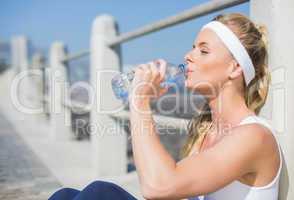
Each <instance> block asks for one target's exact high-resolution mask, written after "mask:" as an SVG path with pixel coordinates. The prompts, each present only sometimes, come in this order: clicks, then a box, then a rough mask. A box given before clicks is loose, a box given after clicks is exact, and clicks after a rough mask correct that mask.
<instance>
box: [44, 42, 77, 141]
mask: <svg viewBox="0 0 294 200" xmlns="http://www.w3.org/2000/svg"><path fill="white" fill-rule="evenodd" d="M65 55H66V50H65V47H64V44H63V43H61V42H54V43H53V44H52V46H51V49H50V68H49V69H48V70H47V72H48V79H49V80H48V81H49V83H48V84H49V88H48V89H49V110H50V126H51V127H50V128H51V136H52V138H53V139H61V140H68V139H69V138H70V137H71V136H72V135H71V111H70V110H69V109H68V108H67V107H65V106H64V101H65V99H66V98H68V94H67V92H68V81H67V75H66V70H67V69H66V64H65V63H63V62H62V61H61V60H62V59H63V58H64V57H65Z"/></svg>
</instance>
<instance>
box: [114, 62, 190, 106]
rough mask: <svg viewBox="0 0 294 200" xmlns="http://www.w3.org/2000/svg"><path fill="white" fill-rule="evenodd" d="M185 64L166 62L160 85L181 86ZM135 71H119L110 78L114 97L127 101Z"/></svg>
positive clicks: (183, 79)
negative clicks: (163, 76)
mask: <svg viewBox="0 0 294 200" xmlns="http://www.w3.org/2000/svg"><path fill="white" fill-rule="evenodd" d="M185 70H186V64H179V65H174V64H171V63H167V66H166V73H165V78H164V81H163V82H162V83H161V86H162V87H169V86H172V87H174V86H175V87H182V86H183V85H184V81H185ZM134 74H135V71H134V70H133V71H130V72H128V73H120V74H118V75H116V76H114V77H113V78H112V80H111V85H112V90H113V92H114V94H115V96H116V98H118V99H121V100H122V101H123V102H124V103H127V101H128V96H129V89H130V85H131V82H132V80H133V79H134Z"/></svg>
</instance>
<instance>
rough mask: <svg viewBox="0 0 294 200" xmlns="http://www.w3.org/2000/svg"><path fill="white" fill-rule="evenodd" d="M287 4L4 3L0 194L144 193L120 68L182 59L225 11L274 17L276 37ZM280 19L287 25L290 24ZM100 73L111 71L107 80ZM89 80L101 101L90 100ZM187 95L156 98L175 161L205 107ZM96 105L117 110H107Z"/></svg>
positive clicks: (0, 15)
mask: <svg viewBox="0 0 294 200" xmlns="http://www.w3.org/2000/svg"><path fill="white" fill-rule="evenodd" d="M289 2H290V1H285V4H278V3H277V1H263V0H261V1H250V2H249V1H240V0H239V1H233V0H225V1H207V0H206V1H205V0H199V1H192V0H186V1H176V0H170V1H154V0H151V1H132V0H126V1H114V0H96V1H94V0H89V1H80V0H77V1H69V0H62V1H56V0H52V1H36V0H26V1H16V0H11V1H2V2H1V7H0V27H1V31H0V73H1V74H0V80H1V86H0V92H1V103H0V104H1V105H0V117H1V120H0V121H1V123H0V137H1V138H0V199H47V198H48V197H49V196H50V194H52V192H53V191H56V190H57V189H58V188H61V187H75V188H78V189H81V188H83V187H84V186H85V185H87V184H88V183H90V182H91V181H93V180H96V179H105V180H111V181H113V182H116V183H117V184H120V185H121V186H122V187H124V188H126V190H128V191H129V192H130V193H132V194H133V195H135V196H136V197H137V198H138V199H142V196H141V194H140V191H139V185H138V179H137V174H136V172H135V166H134V162H133V159H132V149H131V139H130V137H129V136H130V133H129V123H128V108H127V106H124V105H122V104H121V102H120V101H119V100H117V99H115V97H114V96H113V94H112V91H111V87H110V79H111V77H112V76H113V75H114V71H116V72H119V71H124V72H126V71H129V70H130V69H131V68H133V67H134V66H136V65H137V64H140V63H146V62H149V61H152V60H154V59H157V58H163V59H165V60H167V61H168V62H170V63H176V64H179V63H183V62H184V59H183V57H184V55H185V53H186V52H187V51H189V50H190V49H191V48H192V44H193V42H194V40H195V37H196V36H197V33H198V32H199V30H200V28H201V27H202V26H203V25H204V24H206V23H207V22H209V21H210V20H211V19H212V18H213V17H214V16H216V15H217V14H220V13H228V12H239V13H242V14H244V15H247V16H250V17H252V18H254V19H256V20H258V21H261V22H264V23H266V24H270V23H272V25H271V26H270V25H269V31H270V33H271V34H272V35H270V37H271V38H276V37H278V36H280V35H279V34H280V33H276V32H275V33H273V31H272V30H274V29H275V27H276V26H277V24H278V23H277V22H276V21H280V20H282V18H283V16H284V15H282V16H279V15H278V14H276V13H280V11H281V10H284V11H285V12H286V14H285V16H288V14H289V13H290V11H289V12H288V10H291V12H292V11H293V10H292V9H293V7H291V8H289V6H288V4H287V3H289ZM289 4H290V3H289ZM285 8H287V9H286V10H285ZM274 14H276V15H274ZM289 15H290V14H289ZM171 16H176V17H171ZM269 16H270V17H269ZM170 17H171V18H170ZM279 17H280V18H279ZM164 19H166V20H164ZM273 19H274V20H276V21H274V20H273ZM160 20H163V21H160ZM274 22H275V23H274ZM279 26H280V27H281V28H282V30H284V27H285V24H283V23H279ZM271 31H272V32H271ZM281 48H282V47H281ZM279 49H280V48H278V49H277V50H276V51H279ZM273 53H274V52H272V54H273ZM272 54H271V55H272ZM275 60H276V58H270V62H271V63H272V64H273V65H274V66H278V65H279V66H285V65H287V64H288V63H287V61H284V63H282V65H281V64H280V63H279V64H277V62H276V61H275ZM272 69H278V70H280V68H278V67H277V68H272ZM284 69H285V68H283V69H282V72H280V71H279V72H278V74H281V73H282V74H283V73H284ZM34 70H35V71H34ZM99 70H100V71H101V70H102V71H103V70H104V71H105V70H112V72H111V74H106V75H105V74H103V75H102V77H101V76H99V75H97V74H96V72H97V71H99ZM22 72H25V75H24V77H21V76H20V74H21V73H22ZM55 73H57V75H56V74H55ZM52 74H53V75H52ZM55 75H56V76H57V77H55ZM281 76H282V75H278V79H283V77H282V78H281ZM55 78H56V80H57V82H58V84H56V86H54V85H52V84H53V82H54V80H55ZM284 78H285V77H284ZM52 80H53V81H52ZM56 80H55V81H56ZM60 80H61V81H60ZM97 82H98V83H97ZM95 84H97V85H98V86H97V87H96V86H95ZM55 87H56V90H55V89H52V88H55ZM88 87H92V88H93V90H94V97H93V99H94V101H95V100H97V99H100V101H99V103H100V104H99V105H97V103H96V104H95V103H93V105H92V102H91V101H92V96H91V95H92V94H90V92H89V90H88ZM99 88H100V89H99ZM101 88H102V89H101ZM56 91H57V93H56ZM281 94H282V93H281V92H280V93H279V94H278V96H281ZM187 95H188V96H189V94H187V92H185V91H181V94H180V95H175V94H173V93H172V91H171V92H170V93H168V94H167V95H166V96H165V97H163V98H162V99H160V100H158V101H156V102H153V104H152V107H153V109H154V114H155V120H156V122H157V123H158V128H159V130H160V133H161V134H160V139H161V141H162V143H163V144H164V146H165V147H166V148H167V150H168V151H169V152H170V153H171V155H172V156H173V157H174V158H175V159H176V160H179V159H180V149H181V147H182V146H183V144H184V142H185V139H186V137H187V134H186V130H187V124H188V121H189V120H190V119H191V118H192V117H193V116H194V115H197V114H198V112H197V109H200V108H201V105H203V99H202V98H201V96H198V95H196V96H195V98H194V97H192V98H187ZM282 95H284V94H282ZM279 102H282V100H280V101H278V102H277V103H278V104H279V105H281V104H280V103H279ZM89 104H91V105H90V106H89ZM52 105H53V106H52ZM284 106H286V105H284ZM56 107H57V108H56ZM98 107H99V108H102V110H103V109H104V111H105V110H107V111H110V110H111V112H108V113H107V114H105V113H106V112H102V111H101V110H99V109H97V108H98ZM268 107H272V105H269V106H268ZM118 108H120V109H118ZM195 108H197V109H196V110H195ZM56 109H57V110H58V111H57V110H56ZM114 110H116V112H113V111H114ZM281 110H283V112H277V113H278V114H274V116H275V117H272V116H273V115H270V116H269V113H271V114H272V112H271V111H272V109H268V108H266V109H265V111H264V112H263V114H264V115H265V116H269V117H268V118H270V120H273V121H274V122H276V121H275V119H276V118H277V117H279V118H280V120H279V122H278V125H277V127H278V128H279V130H280V132H281V133H283V132H285V125H284V121H285V120H286V119H285V113H284V111H285V110H286V109H284V108H283V109H281ZM281 113H282V114H281ZM281 115H282V116H283V118H282V119H281ZM281 121H282V122H281ZM276 123H277V122H276ZM113 127H115V128H113ZM110 129H111V130H110ZM292 130H293V129H292ZM111 132H114V134H110V133H111ZM119 133H121V134H119Z"/></svg>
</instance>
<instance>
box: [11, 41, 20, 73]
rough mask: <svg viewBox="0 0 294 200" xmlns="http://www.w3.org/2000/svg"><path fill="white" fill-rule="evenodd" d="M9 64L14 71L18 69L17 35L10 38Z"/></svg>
mask: <svg viewBox="0 0 294 200" xmlns="http://www.w3.org/2000/svg"><path fill="white" fill-rule="evenodd" d="M11 65H12V67H13V69H14V71H15V72H16V73H17V72H18V71H19V49H18V37H13V38H12V39H11Z"/></svg>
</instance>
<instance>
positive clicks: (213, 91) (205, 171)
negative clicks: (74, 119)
mask: <svg viewBox="0 0 294 200" xmlns="http://www.w3.org/2000/svg"><path fill="white" fill-rule="evenodd" d="M192 46H193V48H192V49H191V50H190V51H189V52H188V53H187V54H186V56H185V61H186V63H187V74H186V80H185V86H186V87H187V88H188V89H190V90H191V91H192V92H198V93H200V94H202V95H203V96H204V97H205V98H206V100H207V101H206V104H205V106H204V109H203V110H202V112H201V113H200V114H199V115H197V116H196V117H195V118H193V119H192V120H191V123H190V124H189V136H188V140H187V143H186V145H185V146H184V148H183V159H182V160H181V161H179V162H176V161H175V160H174V159H173V158H172V157H171V155H170V154H169V153H168V152H167V151H166V149H165V148H164V147H163V145H162V144H161V143H160V140H159V137H158V135H157V130H156V128H155V124H154V121H153V119H152V112H151V109H150V104H149V103H150V99H151V98H154V97H158V96H160V95H162V94H164V93H165V92H166V91H167V88H162V87H160V83H161V82H162V81H163V79H164V78H163V77H164V73H165V68H166V62H165V61H164V60H158V61H156V62H158V63H157V64H160V67H159V68H158V67H156V64H155V63H154V62H151V63H148V64H142V65H140V66H139V67H138V68H137V69H136V72H135V77H134V80H133V82H132V92H131V95H130V96H129V101H130V113H131V116H130V121H131V134H132V146H133V153H134V161H135V165H136V169H137V172H138V175H139V180H140V186H141V191H142V194H143V196H144V197H145V198H146V199H168V200H172V199H187V198H188V199H203V198H205V199H206V200H277V199H278V189H279V188H278V187H279V178H280V171H281V167H282V154H281V149H280V147H279V144H278V142H277V140H276V138H275V135H274V129H272V128H271V126H270V125H269V124H268V123H267V122H266V121H265V120H264V119H263V118H261V117H259V116H258V114H259V111H260V109H261V107H262V106H263V105H264V103H265V101H266V97H267V93H268V86H269V83H270V76H269V73H268V68H267V65H266V63H267V50H266V40H265V35H264V30H263V29H262V28H261V27H259V26H257V25H256V24H254V23H253V22H252V21H250V20H249V19H248V18H247V17H246V16H243V15H241V14H226V15H219V16H217V17H216V18H215V19H214V20H213V21H212V22H210V23H208V24H206V25H205V26H204V27H203V28H202V29H201V31H200V33H199V34H198V36H197V38H196V40H195V41H194V43H193V45H192ZM61 199H63V200H69V199H75V200H94V199H101V200H103V199H118V200H119V199H121V200H126V199H129V200H130V199H132V200H133V199H135V198H134V197H133V196H132V195H130V194H129V193H128V192H127V191H125V190H123V189H122V188H120V187H119V186H117V185H115V184H113V183H109V182H103V181H94V182H93V183H91V184H89V185H88V186H87V187H86V188H85V189H84V190H82V191H79V190H75V189H72V188H64V189H61V190H59V191H57V192H56V193H54V194H53V195H52V197H51V198H50V200H61Z"/></svg>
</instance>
